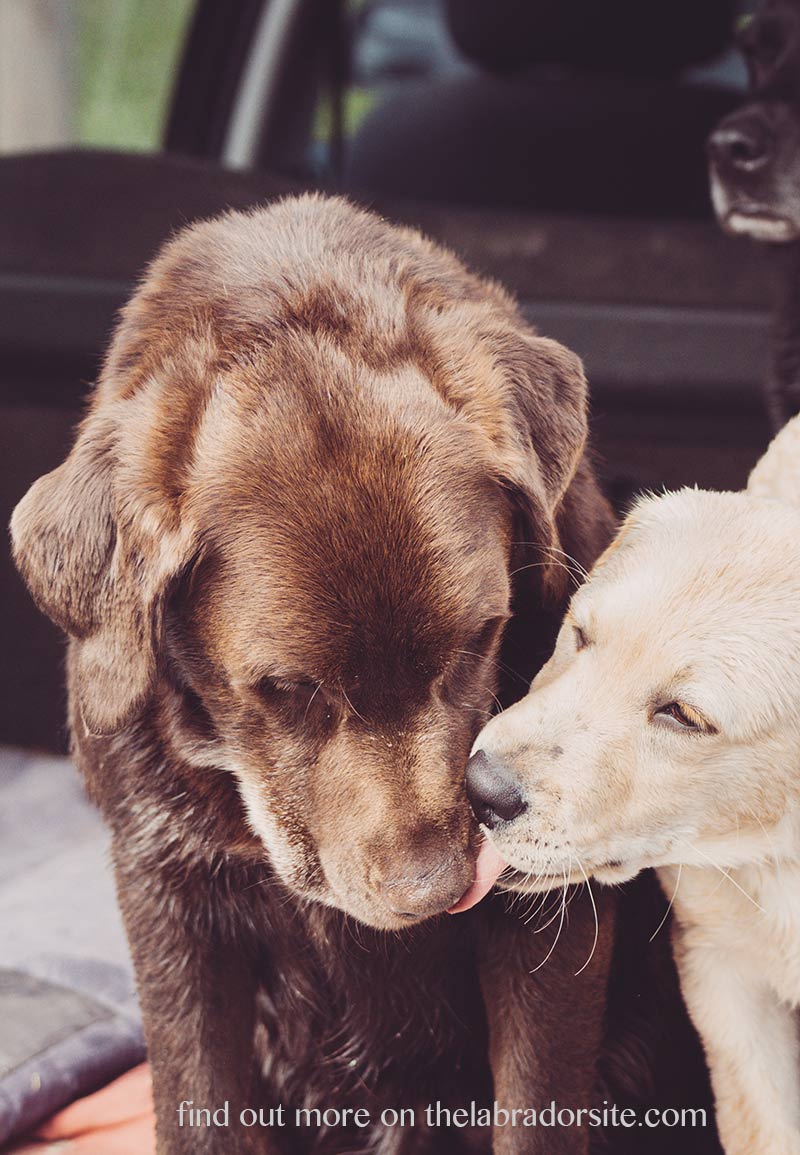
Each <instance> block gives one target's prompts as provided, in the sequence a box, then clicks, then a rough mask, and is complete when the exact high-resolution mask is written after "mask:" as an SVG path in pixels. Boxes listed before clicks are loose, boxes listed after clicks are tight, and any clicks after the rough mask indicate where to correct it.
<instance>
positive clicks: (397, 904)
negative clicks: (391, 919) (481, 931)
mask: <svg viewBox="0 0 800 1155" xmlns="http://www.w3.org/2000/svg"><path fill="white" fill-rule="evenodd" d="M474 873H475V863H474V862H473V861H472V860H471V859H469V858H468V857H467V856H466V855H461V854H455V855H454V854H452V853H449V852H448V851H445V853H444V854H442V852H441V850H439V851H438V852H436V851H433V852H430V853H424V852H423V853H419V852H417V853H416V854H414V855H413V857H411V858H409V860H408V865H407V868H405V869H402V873H399V874H397V875H395V876H394V877H392V878H387V879H384V880H383V881H382V882H380V883H379V885H378V889H379V890H380V892H381V896H382V898H383V900H384V902H385V903H386V905H387V906H388V908H389V910H391V911H392V912H393V913H394V914H399V915H405V916H407V917H408V918H426V917H428V916H429V915H433V914H441V913H442V912H443V911H445V910H448V909H449V907H451V906H452V905H453V903H454V902H457V901H458V899H459V898H460V897H461V895H462V894H463V893H464V891H465V890H466V889H467V887H468V886H469V885H470V883H471V882H472V879H473V876H474Z"/></svg>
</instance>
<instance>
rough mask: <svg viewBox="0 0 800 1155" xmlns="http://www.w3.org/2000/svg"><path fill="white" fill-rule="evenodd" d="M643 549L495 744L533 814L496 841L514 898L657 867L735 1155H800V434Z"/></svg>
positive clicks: (652, 504)
mask: <svg viewBox="0 0 800 1155" xmlns="http://www.w3.org/2000/svg"><path fill="white" fill-rule="evenodd" d="M623 534H624V536H623V538H622V540H621V541H620V543H619V544H618V545H617V547H616V548H613V549H611V550H609V551H608V552H607V554H606V555H605V556H604V557H603V558H601V559H600V561H599V562H598V564H597V566H596V567H595V569H594V571H593V572H592V574H591V575H590V577H589V580H588V581H587V582H586V584H585V585H584V586H582V587H581V588H580V589H579V590H578V591H577V593H576V594H575V596H574V598H573V601H572V605H571V607H570V612H569V615H568V617H567V619H566V620H565V622H564V624H563V627H562V629H561V632H560V634H559V638H558V643H557V646H556V649H555V652H554V654H553V657H552V658H551V660H550V661H549V662H548V664H547V665H546V666H545V667H544V669H543V670H542V672H541V673H540V674H539V676H538V677H537V678H536V680H535V681H534V683H533V686H532V687H531V691H530V693H529V695H528V696H527V697H526V698H524V699H523V700H522V701H521V702H519V703H517V705H515V706H513V707H512V708H511V709H509V710H507V711H505V713H503V714H501V715H499V716H498V717H496V718H494V719H493V720H492V721H490V722H489V724H488V725H487V726H486V728H485V729H484V730H483V732H482V733H481V735H480V736H479V737H478V740H477V742H476V744H475V748H476V749H483V750H485V751H486V753H487V755H488V756H489V757H490V758H491V759H492V760H493V761H494V762H495V763H496V764H497V765H498V767H500V768H503V769H504V772H505V773H507V774H509V775H511V776H513V777H515V778H516V779H517V780H518V781H519V784H520V785H521V787H522V789H523V793H524V796H525V798H526V801H527V802H528V809H527V810H526V811H525V813H524V814H522V815H521V816H520V817H518V818H517V819H515V820H514V821H512V822H506V823H501V824H500V825H499V826H498V827H496V829H495V830H494V831H493V832H492V841H493V842H494V843H495V845H496V846H497V848H498V850H499V851H500V853H501V854H502V855H503V857H504V858H506V859H507V861H509V862H510V864H511V865H512V866H513V867H514V868H516V870H517V871H519V872H524V875H523V874H522V873H519V874H516V875H514V876H513V877H512V878H511V880H510V882H509V883H508V885H509V886H511V887H512V888H515V889H527V890H531V889H547V888H550V887H552V886H554V885H556V884H559V883H560V882H561V881H562V879H571V880H572V881H575V882H580V881H581V880H582V879H583V875H584V872H585V873H586V875H594V877H595V878H596V879H598V880H599V881H601V882H607V883H612V882H619V881H623V880H624V879H626V878H631V877H633V876H634V875H635V874H637V873H638V872H639V871H640V870H642V869H643V868H645V867H656V868H658V873H659V876H660V878H661V882H662V885H663V887H664V890H665V892H666V894H667V896H668V897H669V898H670V899H672V900H673V910H674V916H675V917H674V923H673V934H674V946H675V954H676V958H677V962H678V966H679V971H680V976H681V983H682V988H683V993H684V997H685V999H686V1002H687V1005H688V1007H689V1010H690V1013H691V1015H692V1018H693V1020H694V1022H695V1025H696V1027H697V1029H698V1031H699V1033H700V1035H701V1037H702V1040H703V1044H704V1046H705V1050H706V1055H707V1058H708V1062H709V1066H710V1069H711V1075H712V1082H713V1087H714V1092H715V1097H716V1105H717V1118H718V1124H719V1129H720V1134H721V1137H722V1142H723V1145H724V1148H725V1151H726V1152H727V1155H800V1042H799V1040H798V1017H797V1007H798V1005H800V418H795V420H794V421H792V422H791V423H790V424H789V425H788V426H787V427H786V428H785V429H784V430H783V431H782V432H781V433H780V434H779V435H778V437H776V439H775V440H774V441H773V443H772V445H771V446H770V448H769V450H768V452H767V454H766V455H765V457H764V458H763V459H762V461H761V462H760V463H759V464H758V466H757V467H756V468H755V470H754V471H753V474H752V476H751V479H750V482H749V485H748V488H747V490H746V491H744V492H742V493H709V492H704V491H701V490H683V491H681V492H678V493H671V494H667V495H666V496H663V497H658V498H655V497H648V498H644V499H641V500H640V501H639V502H638V504H637V505H636V507H635V509H634V510H633V512H632V514H631V515H630V517H629V518H628V519H627V521H626V523H625V526H624V528H623ZM576 627H578V628H579V629H580V630H582V631H583V634H584V637H585V640H586V643H587V644H586V645H585V646H583V648H580V643H581V637H580V634H579V633H578V632H577V630H576ZM672 702H678V703H682V704H683V705H685V706H688V707H690V709H691V711H693V712H695V714H696V716H697V719H698V720H700V719H702V720H703V724H702V726H701V729H700V730H697V729H687V728H685V727H684V726H683V725H682V724H681V723H680V721H676V720H675V719H674V718H672V717H671V716H670V714H669V713H668V712H665V709H666V708H667V707H669V705H670V703H672Z"/></svg>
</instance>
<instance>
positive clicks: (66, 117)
mask: <svg viewBox="0 0 800 1155" xmlns="http://www.w3.org/2000/svg"><path fill="white" fill-rule="evenodd" d="M193 9H194V0H3V2H2V4H0V151H2V152H3V153H12V152H27V151H31V150H34V149H42V148H57V147H60V146H65V145H83V146H87V147H93V148H112V149H123V150H126V151H154V150H157V149H159V148H160V147H161V143H162V139H163V132H164V124H165V120H166V117H167V114H168V112H169V103H170V97H171V93H172V88H173V84H174V80H175V75H176V71H177V69H178V68H179V66H180V61H181V55H182V50H183V45H184V40H185V37H186V34H187V31H188V27H189V22H190V18H191V15H192V11H193Z"/></svg>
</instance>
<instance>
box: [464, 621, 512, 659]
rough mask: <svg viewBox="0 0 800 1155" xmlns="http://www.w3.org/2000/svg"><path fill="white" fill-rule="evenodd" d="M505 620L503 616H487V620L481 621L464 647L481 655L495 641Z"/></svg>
mask: <svg viewBox="0 0 800 1155" xmlns="http://www.w3.org/2000/svg"><path fill="white" fill-rule="evenodd" d="M505 621H506V619H505V618H504V617H497V618H489V620H488V622H484V623H483V625H482V626H481V628H480V629H479V630H478V632H477V634H475V636H474V637H473V638H472V640H471V641H470V643H469V645H468V646H467V647H466V649H467V650H471V651H472V652H473V653H475V654H479V655H480V656H481V657H483V656H484V655H485V654H486V653H487V652H488V650H489V648H490V647H491V645H492V643H493V642H494V641H495V639H496V637H497V635H498V633H499V632H500V630H501V628H502V627H503V625H504V624H505Z"/></svg>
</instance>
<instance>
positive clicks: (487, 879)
mask: <svg viewBox="0 0 800 1155" xmlns="http://www.w3.org/2000/svg"><path fill="white" fill-rule="evenodd" d="M507 866H508V863H507V862H506V860H505V859H504V858H501V857H500V855H499V854H498V853H497V851H496V850H495V848H494V847H493V846H492V844H491V842H490V841H489V839H488V838H484V840H483V842H482V843H481V848H480V850H479V852H478V861H477V862H476V863H475V881H474V882H473V884H472V886H471V887H470V888H469V889H468V890H467V892H466V893H465V894H462V896H461V898H460V899H459V900H458V902H457V903H456V904H455V906H451V907H450V909H449V911H448V912H447V913H448V914H459V913H460V912H461V911H462V910H469V908H470V907H471V906H475V904H476V903H478V902H480V900H481V899H482V898H485V897H486V895H487V894H488V893H489V891H490V890H491V889H492V887H493V886H494V884H495V882H496V881H497V876H498V875H499V874H500V873H501V872H502V871H503V870H505V868H506V867H507Z"/></svg>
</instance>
